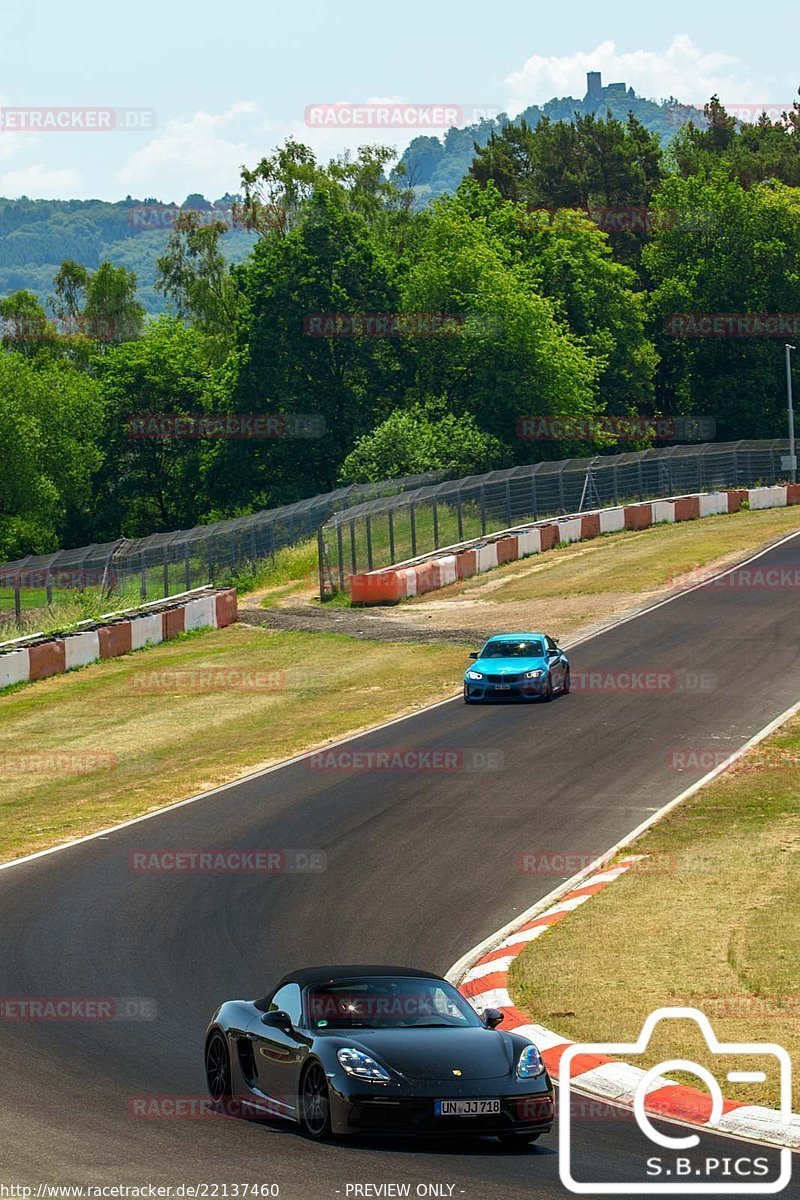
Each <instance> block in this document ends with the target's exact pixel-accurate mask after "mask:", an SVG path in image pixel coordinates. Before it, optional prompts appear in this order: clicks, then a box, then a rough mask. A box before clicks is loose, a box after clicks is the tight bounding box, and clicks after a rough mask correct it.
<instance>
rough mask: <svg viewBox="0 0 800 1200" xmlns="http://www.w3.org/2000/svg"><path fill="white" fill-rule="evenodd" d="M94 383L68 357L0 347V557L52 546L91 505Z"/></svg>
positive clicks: (98, 417) (96, 410) (96, 416)
mask: <svg viewBox="0 0 800 1200" xmlns="http://www.w3.org/2000/svg"><path fill="white" fill-rule="evenodd" d="M101 421H102V402H101V398H100V393H99V389H98V387H97V385H96V383H95V382H94V380H92V379H91V378H88V377H87V376H86V375H85V374H84V373H82V372H80V371H79V370H77V369H76V368H75V367H74V366H73V365H72V364H71V363H69V362H66V361H63V360H57V359H42V360H39V361H37V362H35V363H34V362H32V361H30V360H29V359H28V358H26V357H25V356H23V355H22V354H18V353H15V352H6V353H3V354H0V461H2V463H3V470H2V471H0V561H8V560H9V559H11V560H13V559H15V558H20V557H22V556H23V555H25V554H31V553H33V554H36V553H44V552H45V551H48V550H53V549H55V548H56V547H57V546H58V544H59V542H60V541H61V540H62V538H66V537H68V536H69V532H70V528H71V525H72V523H73V522H76V521H79V520H80V517H81V515H82V514H85V513H86V512H87V510H88V509H90V508H91V505H92V495H91V481H92V475H93V473H94V471H95V470H96V469H97V468H98V467H99V465H100V462H101V459H102V452H101V450H100V447H99V445H98V441H99V436H100V429H101Z"/></svg>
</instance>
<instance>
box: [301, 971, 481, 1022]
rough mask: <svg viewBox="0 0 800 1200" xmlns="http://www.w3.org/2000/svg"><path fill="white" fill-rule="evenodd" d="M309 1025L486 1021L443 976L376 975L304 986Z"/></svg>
mask: <svg viewBox="0 0 800 1200" xmlns="http://www.w3.org/2000/svg"><path fill="white" fill-rule="evenodd" d="M306 1013H307V1017H308V1026H309V1028H310V1029H411V1028H414V1027H422V1026H427V1027H429V1028H434V1027H436V1028H446V1027H452V1028H456V1029H465V1028H468V1027H476V1026H482V1022H481V1019H480V1017H479V1016H478V1014H477V1013H476V1011H475V1009H474V1008H473V1007H472V1005H471V1004H469V1003H467V1001H466V1000H465V999H464V998H463V997H462V996H461V995H460V994H459V993H458V992H457V991H456V989H455V988H454V987H453V986H452V985H451V984H449V983H445V982H444V980H439V979H415V978H412V977H404V976H380V977H379V976H375V977H368V978H360V979H347V980H336V982H335V983H326V984H323V985H320V986H317V987H311V988H309V989H308V991H307V992H306Z"/></svg>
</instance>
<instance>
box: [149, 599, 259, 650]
mask: <svg viewBox="0 0 800 1200" xmlns="http://www.w3.org/2000/svg"><path fill="white" fill-rule="evenodd" d="M223 595H227V593H224V592H220V593H218V594H217V611H218V612H219V601H220V599H221V598H222V596H223ZM235 603H236V596H235V595H234V604H235ZM219 624H220V622H219V617H217V625H219ZM163 640H164V622H163V621H162V620H161V613H143V614H142V616H141V617H133V618H132V619H131V649H132V650H144V648H145V646H157V645H158V644H159V642H163Z"/></svg>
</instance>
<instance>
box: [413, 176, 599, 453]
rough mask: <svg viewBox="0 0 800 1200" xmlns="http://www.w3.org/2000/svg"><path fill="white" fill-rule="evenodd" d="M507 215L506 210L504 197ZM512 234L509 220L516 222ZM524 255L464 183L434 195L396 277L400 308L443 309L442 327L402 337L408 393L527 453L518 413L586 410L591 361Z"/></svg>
mask: <svg viewBox="0 0 800 1200" xmlns="http://www.w3.org/2000/svg"><path fill="white" fill-rule="evenodd" d="M505 212H506V214H507V215H511V217H512V220H513V218H514V214H515V212H516V210H515V209H514V207H513V206H511V205H509V206H507V209H506V210H505ZM517 234H518V230H517ZM539 283H540V281H539V280H538V279H537V277H536V274H535V272H534V271H533V270H532V269H531V267H530V265H529V264H527V263H525V262H523V261H521V256H520V255H519V253H518V252H517V249H516V248H515V246H514V245H513V242H509V241H506V240H504V238H503V237H502V236H501V234H500V232H499V231H498V229H496V228H494V227H493V225H492V222H491V220H488V219H487V217H486V215H485V214H479V213H478V212H476V211H475V207H474V204H473V203H472V199H471V197H470V193H469V190H465V191H464V192H459V194H458V196H456V197H452V198H445V199H442V200H438V201H436V203H435V204H434V205H433V206H432V208H431V209H430V211H429V212H428V213H427V214H425V217H424V232H423V234H422V236H421V238H420V244H419V246H418V247H417V253H416V255H415V259H414V261H413V263H412V264H411V265H410V268H409V271H408V274H407V277H406V278H405V280H404V283H403V289H402V295H403V310H404V311H405V312H409V313H427V314H446V315H449V317H450V318H451V321H450V327H449V332H446V333H443V334H437V335H435V336H425V337H417V338H412V339H409V343H410V345H409V349H408V353H409V354H410V355H411V357H412V359H413V365H414V373H415V377H414V385H413V389H412V395H415V396H416V397H419V398H421V397H422V396H424V395H436V396H442V397H444V398H445V399H446V401H447V404H448V407H449V409H450V411H451V412H454V413H456V414H459V415H460V414H463V413H472V414H473V415H474V416H475V418H476V420H477V423H478V425H479V426H480V428H481V429H483V430H485V431H486V432H487V433H491V434H493V435H494V436H495V437H496V438H498V439H499V440H500V441H501V442H503V443H504V444H506V445H508V444H514V445H515V447H516V449H515V455H514V456H515V458H517V460H518V461H527V460H528V459H529V457H530V447H529V446H528V445H527V444H526V443H524V442H521V441H518V440H517V435H516V428H517V422H518V421H519V420H520V418H522V417H525V416H530V415H547V416H570V417H573V418H575V417H580V416H586V417H588V416H591V415H593V414H594V413H595V412H596V411H597V408H598V402H597V397H596V379H597V374H598V364H597V363H596V362H595V361H593V360H592V356H591V355H590V354H589V353H588V352H587V349H586V347H585V345H584V344H583V342H582V340H581V339H579V338H577V337H574V336H573V335H572V334H571V332H570V330H569V329H568V328H567V327H566V324H565V323H564V322H563V321H562V320H560V319H559V314H558V308H557V305H556V304H555V303H554V302H553V301H552V300H551V299H550V298H549V297H547V296H545V295H543V294H542V290H541V287H540V286H539Z"/></svg>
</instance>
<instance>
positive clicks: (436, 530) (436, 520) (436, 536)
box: [433, 499, 439, 550]
mask: <svg viewBox="0 0 800 1200" xmlns="http://www.w3.org/2000/svg"><path fill="white" fill-rule="evenodd" d="M433 548H434V550H438V549H439V506H438V504H437V503H436V500H435V499H434V501H433Z"/></svg>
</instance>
